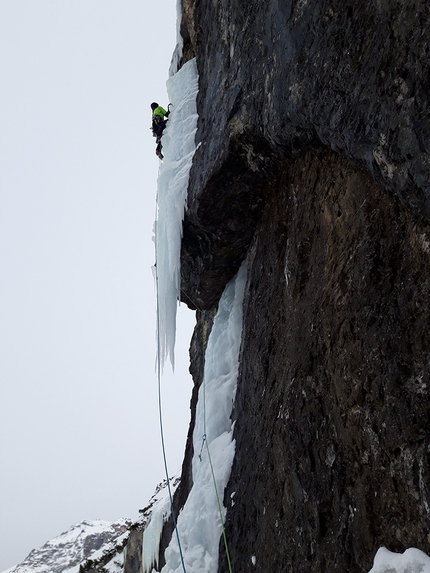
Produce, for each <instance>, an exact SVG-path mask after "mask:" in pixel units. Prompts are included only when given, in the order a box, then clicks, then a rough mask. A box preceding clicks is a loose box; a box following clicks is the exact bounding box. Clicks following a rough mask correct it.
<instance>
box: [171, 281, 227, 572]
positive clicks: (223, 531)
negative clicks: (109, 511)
mask: <svg viewBox="0 0 430 573" xmlns="http://www.w3.org/2000/svg"><path fill="white" fill-rule="evenodd" d="M181 292H182V294H183V295H184V296H185V297H186V298H187V299H188V300H189V301H190V302H191V304H192V305H193V306H195V307H196V308H197V310H199V311H200V313H201V314H202V316H203V317H206V313H205V312H204V311H203V310H201V309H200V308H199V307H198V306H197V305H196V304H195V302H193V301H192V300H191V299H190V297H189V296H188V295H187V293H186V292H184V291H183V290H182V289H181ZM204 348H205V341H204V334H203V329H202V350H203V349H204ZM205 356H206V352H203V382H202V384H203V432H204V433H203V436H202V446H201V448H200V454H199V460H200V461H202V452H203V448H204V445H205V444H206V451H207V454H208V460H209V465H210V468H211V474H212V481H213V485H214V489H215V494H216V500H217V504H218V513H219V517H220V521H221V529H222V537H223V541H224V548H225V554H226V557H227V563H228V570H229V573H233V569H232V566H231V560H230V552H229V550H228V543H227V535H226V533H225V527H224V519H223V516H222V509H221V501H220V498H219V493H218V488H217V485H216V478H215V472H214V468H213V464H212V458H211V452H210V448H209V442H208V439H207V432H206V381H205V374H204V370H205Z"/></svg>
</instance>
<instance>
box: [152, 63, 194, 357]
mask: <svg viewBox="0 0 430 573" xmlns="http://www.w3.org/2000/svg"><path fill="white" fill-rule="evenodd" d="M197 91H198V73H197V65H196V61H195V59H193V60H190V61H189V62H187V63H186V64H184V66H182V68H181V69H180V70H179V71H178V72H177V73H176V74H175V75H173V76H172V77H170V78H169V79H168V80H167V92H168V96H169V101H170V102H171V103H172V106H173V107H172V111H171V114H170V117H169V121H168V123H167V127H166V129H165V131H164V135H163V138H162V144H163V154H164V160H163V162H162V163H161V165H160V171H159V175H158V189H157V217H156V222H155V248H156V266H157V268H156V275H157V283H158V287H157V288H158V306H159V320H158V336H159V342H160V348H159V352H160V361H161V364H164V362H165V360H166V358H167V356H170V360H171V362H172V366H173V365H174V348H175V333H176V309H177V304H178V299H179V296H180V274H181V270H180V253H181V239H182V220H183V217H184V208H185V203H186V198H187V189H188V177H189V172H190V169H191V164H192V160H193V155H194V152H195V149H196V146H195V133H196V131H197V119H198V116H197V107H196V97H197Z"/></svg>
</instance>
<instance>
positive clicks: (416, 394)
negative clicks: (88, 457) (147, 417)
mask: <svg viewBox="0 0 430 573" xmlns="http://www.w3.org/2000/svg"><path fill="white" fill-rule="evenodd" d="M181 32H182V35H183V37H184V40H185V44H184V58H183V60H184V61H185V60H186V59H189V58H190V57H193V56H195V57H196V58H197V65H198V70H199V95H198V102H197V103H198V113H199V123H198V132H197V141H198V143H200V144H201V145H200V147H199V148H198V150H197V152H196V154H195V157H194V162H193V168H192V171H191V176H190V183H189V191H188V204H187V211H186V214H185V220H184V237H183V243H182V257H181V264H182V290H183V292H184V297H183V300H184V302H185V303H187V304H189V306H191V307H194V308H199V309H200V310H208V311H210V312H212V313H213V311H214V309H215V308H216V306H217V302H218V300H219V297H220V295H221V293H222V291H223V289H224V287H225V285H226V283H227V281H228V280H229V279H230V278H231V277H232V276H233V275H234V274H235V273H236V271H237V269H238V267H239V265H240V263H241V262H242V260H243V259H244V258H247V261H248V284H247V289H246V294H245V308H244V326H243V338H242V350H241V361H240V374H239V382H238V392H237V397H236V404H235V410H234V411H235V417H236V425H235V439H236V444H237V446H236V457H235V461H234V465H233V470H232V475H231V478H230V483H229V486H228V488H227V491H226V492H225V497H224V503H225V505H226V507H227V520H226V535H227V538H228V540H229V550H230V555H231V559H232V566H233V571H240V572H244V571H248V570H249V571H255V572H260V571H261V572H267V571H294V572H298V571H303V572H305V571H306V572H321V571H342V572H343V571H345V572H347V571H348V572H349V573H351V572H355V571H357V572H358V571H367V570H369V569H370V567H371V563H372V559H373V557H374V554H375V552H376V550H377V548H378V547H379V546H381V545H385V546H387V547H388V548H389V549H391V550H394V551H402V550H404V549H405V548H407V547H409V546H415V547H418V548H420V549H421V550H423V551H425V552H427V553H428V552H429V551H430V536H429V532H430V490H429V484H430V468H429V461H430V459H429V451H430V440H429V414H430V402H429V393H430V373H429V372H430V329H429V324H430V304H429V303H430V294H429V293H430V225H429V222H430V187H429V185H430V182H429V173H430V170H429V167H430V164H429V151H430V149H429V145H430V144H429V141H430V139H429V136H430V117H429V108H430V73H429V72H430V67H429V40H430V5H429V3H428V2H427V1H425V0H417V1H414V2H411V3H404V2H399V1H397V0H359V1H356V2H349V1H345V0H315V1H314V2H309V1H308V0H297V1H288V0H286V1H285V2H281V3H280V2H277V1H275V0H267V1H266V2H262V1H261V0H249V1H247V2H242V1H236V2H232V1H229V0H226V1H220V2H212V3H207V2H206V3H203V2H196V1H195V0H184V1H183V19H182V26H181ZM190 301H192V302H190ZM204 316H206V315H205V314H204V315H202V314H200V313H199V317H200V318H199V324H198V328H199V329H202V328H206V327H209V326H210V325H205V318H204ZM192 349H193V356H192V359H193V371H194V372H196V373H199V372H201V351H202V349H201V348H199V345H198V344H197V343H196V339H195V340H194V343H193V347H192ZM199 361H200V365H199ZM199 380H200V376H199V375H198V376H197V378H196V384H198V383H199ZM190 449H191V446H190V444H189V445H188V449H187V458H186V462H185V463H184V482H186V483H188V484H189V485H188V487H190V486H191V483H190V476H189V473H187V472H188V471H189V456H190V455H191V451H190ZM187 459H188V462H187ZM187 468H188V469H187ZM233 492H235V495H234V504H232V503H231V494H232V493H233ZM181 495H182V497H183V496H184V495H185V492H184V489H182V492H181ZM219 570H220V571H222V572H224V571H227V570H228V568H227V563H226V561H225V557H224V555H223V551H222V548H221V549H220V569H219Z"/></svg>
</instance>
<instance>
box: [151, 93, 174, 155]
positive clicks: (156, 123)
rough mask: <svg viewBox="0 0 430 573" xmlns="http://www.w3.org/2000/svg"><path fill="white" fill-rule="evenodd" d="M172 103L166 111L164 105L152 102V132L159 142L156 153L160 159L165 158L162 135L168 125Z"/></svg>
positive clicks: (157, 142)
mask: <svg viewBox="0 0 430 573" xmlns="http://www.w3.org/2000/svg"><path fill="white" fill-rule="evenodd" d="M170 105H171V104H169V105H168V106H167V110H168V111H166V110H165V109H164V108H163V107H161V105H158V103H157V102H155V101H154V102H152V103H151V109H152V128H151V129H152V134H153V136H154V137H155V138H156V139H155V142H156V144H157V147H156V148H155V153H156V154H157V155H158V157H159V158H160V159H163V154H162V153H161V149H162V146H161V136H162V135H163V131H164V128H165V127H166V123H167V118H168V117H169V114H170V110H169V107H170Z"/></svg>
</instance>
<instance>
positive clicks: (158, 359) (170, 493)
mask: <svg viewBox="0 0 430 573" xmlns="http://www.w3.org/2000/svg"><path fill="white" fill-rule="evenodd" d="M155 278H156V290H157V379H158V414H159V419H160V434H161V447H162V450H163V460H164V470H165V472H166V480H167V487H168V490H169V498H170V509H171V512H172V520H173V525H174V528H175V532H176V540H177V542H178V548H179V554H180V556H181V563H182V569H183V571H184V573H187V570H186V569H185V562H184V556H183V554H182V546H181V540H180V539H179V531H178V524H177V521H176V516H175V508H174V506H173V496H172V489H171V487H170V478H169V471H168V469H167V457H166V448H165V445H164V430H163V414H162V408H161V357H160V308H159V303H158V271H157V265H155Z"/></svg>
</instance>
